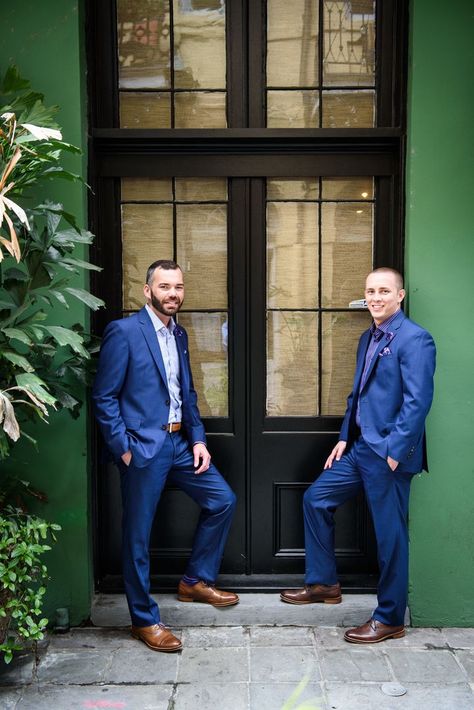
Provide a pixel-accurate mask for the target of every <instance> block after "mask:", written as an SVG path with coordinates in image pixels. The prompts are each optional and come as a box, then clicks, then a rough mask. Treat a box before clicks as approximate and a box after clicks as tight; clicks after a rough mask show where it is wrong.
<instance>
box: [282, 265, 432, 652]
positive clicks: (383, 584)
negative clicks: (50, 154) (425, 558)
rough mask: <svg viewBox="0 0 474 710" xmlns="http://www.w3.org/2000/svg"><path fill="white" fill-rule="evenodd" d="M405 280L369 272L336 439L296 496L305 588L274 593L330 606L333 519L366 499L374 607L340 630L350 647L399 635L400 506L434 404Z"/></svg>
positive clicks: (403, 516)
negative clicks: (364, 320)
mask: <svg viewBox="0 0 474 710" xmlns="http://www.w3.org/2000/svg"><path fill="white" fill-rule="evenodd" d="M404 297H405V291H404V289H403V278H402V276H401V274H400V273H399V272H398V271H396V270H395V269H392V268H388V267H382V268H379V269H375V270H374V271H371V273H370V274H369V275H368V276H367V279H366V284H365V299H366V302H367V307H368V309H369V311H370V314H371V316H372V319H373V322H372V325H371V327H370V328H369V329H368V330H367V331H365V333H363V334H362V336H361V338H360V341H359V347H358V349H357V362H356V371H355V377H354V385H353V389H352V392H351V394H350V395H349V397H348V399H347V409H346V413H345V416H344V420H343V423H342V428H341V432H340V435H339V441H338V442H337V444H336V446H335V447H334V448H333V450H332V451H331V453H330V455H329V457H328V459H327V461H326V463H325V466H324V470H323V472H322V473H321V475H320V476H319V477H318V478H317V479H316V480H315V482H314V483H313V484H312V485H311V486H310V487H309V488H308V490H307V491H306V493H305V496H304V521H305V541H306V578H305V582H306V585H305V587H304V588H303V589H289V590H286V591H284V592H282V594H281V599H282V601H285V602H287V603H289V604H312V603H315V602H325V603H327V604H338V603H339V602H340V601H341V587H340V584H339V582H338V579H337V572H336V557H335V553H334V513H335V511H336V509H337V508H338V506H339V505H341V504H342V503H344V502H345V501H346V500H348V499H349V498H352V497H354V496H355V495H357V493H358V492H359V491H360V490H361V489H362V490H364V492H365V495H366V499H367V503H368V506H369V510H370V512H371V515H372V519H373V522H374V528H375V536H376V540H377V551H378V560H379V569H380V578H379V584H378V590H377V601H378V604H377V608H376V609H375V611H374V612H373V615H372V618H371V619H369V621H367V622H366V623H365V624H362V625H361V626H358V627H357V628H354V629H349V630H348V631H346V633H345V636H344V638H345V640H346V641H349V642H350V643H360V644H368V643H378V642H380V641H385V640H386V639H390V638H400V637H401V636H404V634H405V628H404V617H405V611H406V605H407V591H408V530H407V517H408V500H409V494H410V483H411V480H412V478H413V475H414V474H415V473H419V472H420V471H421V470H423V469H426V467H427V466H426V453H425V451H426V450H425V438H424V431H425V419H426V416H427V414H428V411H429V409H430V407H431V402H432V399H433V376H434V371H435V359H436V350H435V344H434V342H433V338H432V337H431V335H430V334H429V333H428V332H427V331H426V330H424V329H423V328H421V327H420V326H419V325H417V324H416V323H414V322H413V321H411V320H410V319H409V318H407V317H406V316H405V314H404V313H403V311H402V310H401V303H402V301H403V299H404Z"/></svg>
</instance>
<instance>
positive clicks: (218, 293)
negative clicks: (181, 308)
mask: <svg viewBox="0 0 474 710" xmlns="http://www.w3.org/2000/svg"><path fill="white" fill-rule="evenodd" d="M176 238H177V244H178V252H177V257H178V263H179V264H180V265H181V268H182V269H183V272H184V276H185V295H186V308H187V309H209V308H227V208H226V206H225V205H222V204H214V205H196V204H189V205H177V206H176ZM204 284H205V285H206V287H204Z"/></svg>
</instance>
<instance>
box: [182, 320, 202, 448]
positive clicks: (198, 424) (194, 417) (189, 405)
mask: <svg viewBox="0 0 474 710" xmlns="http://www.w3.org/2000/svg"><path fill="white" fill-rule="evenodd" d="M182 332H183V333H184V335H185V338H186V340H185V343H186V348H185V350H186V354H185V355H184V357H185V358H186V362H187V365H188V373H189V390H188V393H187V402H186V406H183V410H182V416H183V424H184V426H185V429H186V432H187V434H188V440H189V443H190V444H191V446H194V444H197V443H201V444H204V445H205V446H207V441H206V432H205V430H204V424H203V423H202V420H201V415H200V413H199V407H198V396H197V392H196V390H195V389H194V382H193V374H192V371H191V363H190V360H189V345H188V337H187V333H186V331H185V330H184V328H183V329H182ZM183 405H184V403H183Z"/></svg>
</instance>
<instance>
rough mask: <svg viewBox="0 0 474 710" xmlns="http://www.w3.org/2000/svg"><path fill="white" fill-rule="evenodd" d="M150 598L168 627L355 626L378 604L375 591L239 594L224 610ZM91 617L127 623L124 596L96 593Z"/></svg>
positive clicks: (159, 596)
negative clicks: (323, 600)
mask: <svg viewBox="0 0 474 710" xmlns="http://www.w3.org/2000/svg"><path fill="white" fill-rule="evenodd" d="M153 597H154V599H155V600H156V601H157V602H158V603H159V606H160V613H161V618H162V619H163V622H164V623H165V624H167V625H168V626H255V625H256V626H358V625H359V624H363V623H365V622H366V621H367V619H370V617H371V616H372V612H373V610H374V609H375V607H376V605H377V598H376V596H375V594H345V595H344V596H343V599H342V603H341V604H305V605H301V606H296V605H293V604H284V603H283V602H281V601H280V598H279V595H278V594H254V593H241V594H240V603H239V604H237V605H235V606H232V607H226V608H224V609H216V608H214V607H212V606H209V605H208V604H199V603H188V602H184V603H183V602H179V601H178V600H177V599H176V595H175V594H157V595H153ZM91 619H92V622H93V624H94V625H95V626H127V625H129V624H130V617H129V613H128V607H127V602H126V599H125V596H124V595H122V594H97V595H96V596H95V598H94V600H93V605H92V613H91ZM407 623H408V612H407Z"/></svg>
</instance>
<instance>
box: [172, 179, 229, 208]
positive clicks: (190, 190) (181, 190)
mask: <svg viewBox="0 0 474 710" xmlns="http://www.w3.org/2000/svg"><path fill="white" fill-rule="evenodd" d="M175 189H176V199H177V200H178V202H208V201H216V200H219V201H223V202H225V201H226V200H227V180H226V179H225V178H175Z"/></svg>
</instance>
